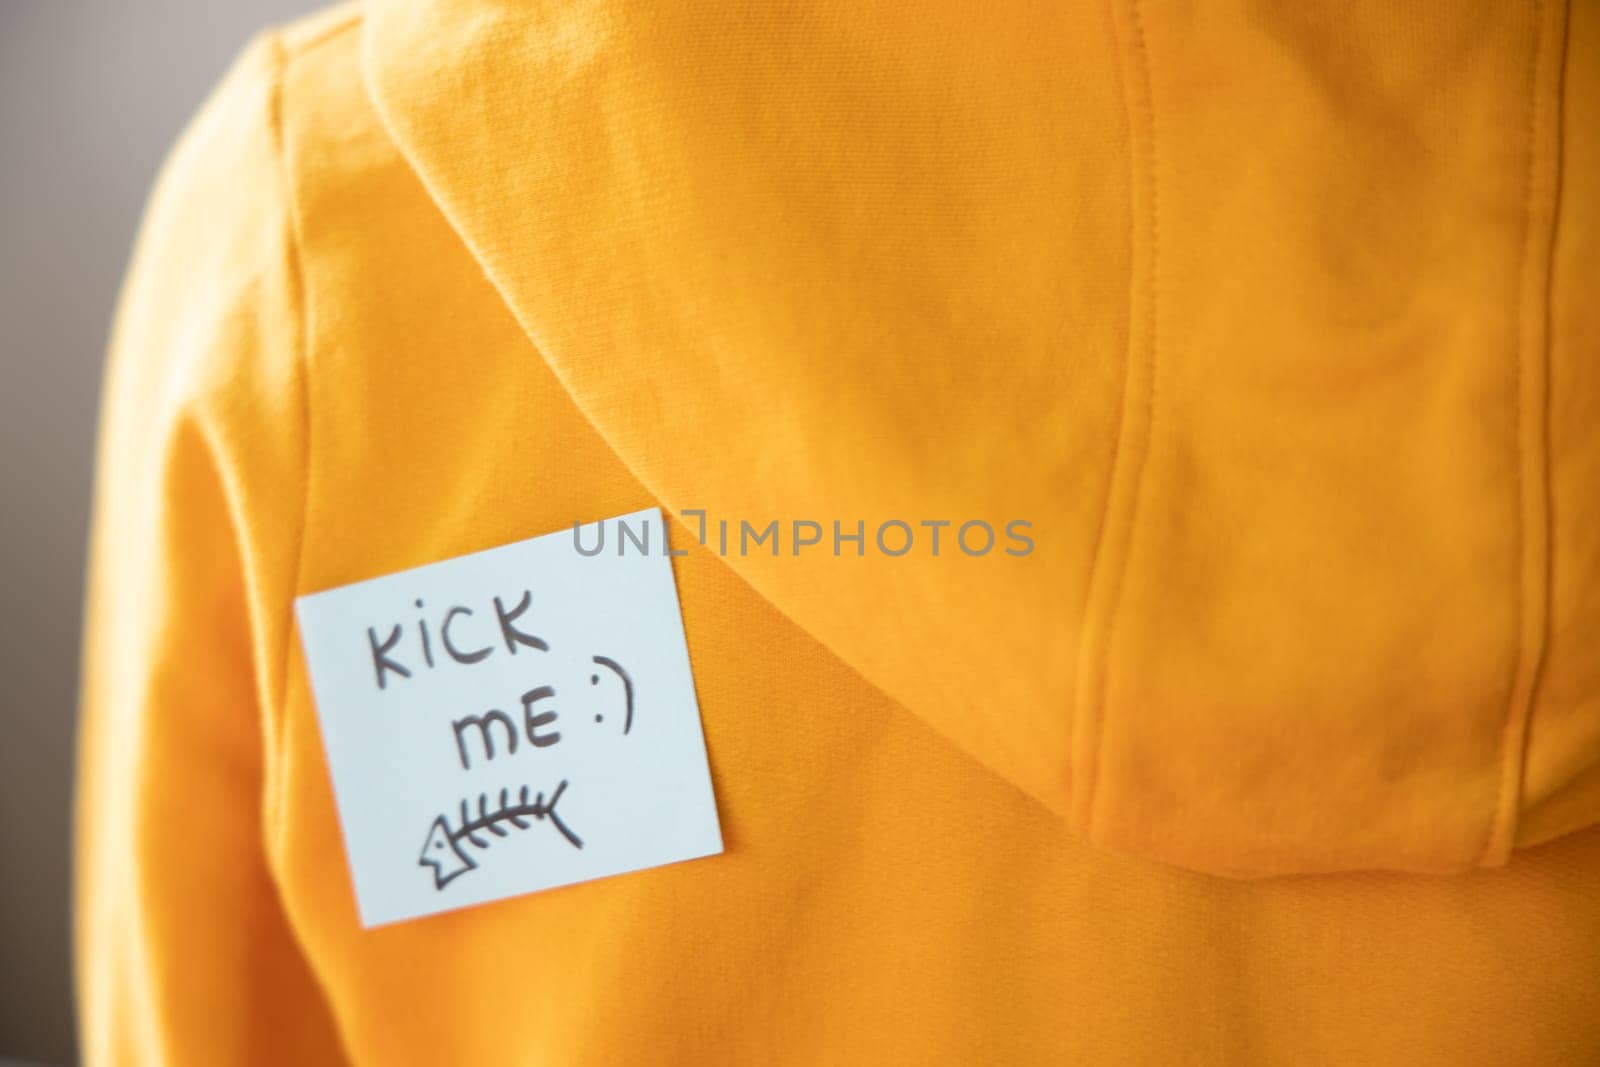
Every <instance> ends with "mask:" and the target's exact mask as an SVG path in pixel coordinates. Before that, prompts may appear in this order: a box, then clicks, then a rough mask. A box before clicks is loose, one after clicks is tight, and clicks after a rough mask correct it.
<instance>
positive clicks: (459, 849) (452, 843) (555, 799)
mask: <svg viewBox="0 0 1600 1067" xmlns="http://www.w3.org/2000/svg"><path fill="white" fill-rule="evenodd" d="M566 788H567V782H566V779H562V781H561V784H560V785H558V786H556V788H555V791H554V792H552V793H551V794H550V799H549V800H546V799H545V797H544V794H543V793H536V794H535V795H534V797H533V799H532V800H531V801H530V800H529V799H528V787H527V786H523V787H522V789H521V791H520V792H519V793H518V798H517V800H516V801H512V800H511V797H510V790H507V789H502V790H500V802H499V806H498V807H497V808H495V809H494V810H493V811H491V810H490V809H489V797H488V794H486V793H479V794H478V812H477V814H476V815H474V814H472V811H471V809H470V808H469V807H468V805H467V802H466V801H465V800H462V801H461V810H460V819H459V821H458V822H457V824H456V825H455V826H454V827H452V826H451V825H450V819H449V817H448V816H446V815H440V816H438V817H437V818H435V819H434V820H433V822H432V823H431V824H430V825H429V827H428V836H427V839H426V840H424V841H423V843H422V855H421V856H419V857H418V858H417V866H419V867H432V868H433V887H434V888H435V889H443V888H444V887H445V886H447V885H449V884H450V882H452V881H453V880H455V879H456V878H458V877H459V876H461V875H463V874H466V873H467V872H468V871H472V870H476V869H477V867H478V861H477V860H476V859H474V858H473V856H472V854H471V853H469V852H468V851H467V850H466V849H465V848H464V847H463V843H465V844H470V845H472V846H473V847H474V848H478V849H485V848H488V847H489V845H490V844H492V843H493V842H492V839H491V838H490V837H489V836H486V835H491V834H492V835H493V836H494V837H507V836H509V834H510V831H509V830H507V829H506V827H507V825H510V826H513V827H515V828H517V829H518V830H526V829H527V828H528V827H530V826H532V825H533V823H531V822H529V821H528V820H529V819H533V820H535V821H545V820H548V821H549V823H550V825H552V826H554V827H555V828H556V831H557V832H558V833H560V834H561V836H562V837H564V838H566V839H567V843H568V844H570V845H571V846H572V847H573V848H580V849H581V848H582V847H583V841H582V839H581V838H579V837H578V835H577V834H575V833H573V832H572V828H571V827H569V826H568V825H567V824H566V823H565V822H563V821H562V819H561V816H560V815H558V814H557V813H556V804H557V803H559V802H560V800H561V794H562V793H564V792H566Z"/></svg>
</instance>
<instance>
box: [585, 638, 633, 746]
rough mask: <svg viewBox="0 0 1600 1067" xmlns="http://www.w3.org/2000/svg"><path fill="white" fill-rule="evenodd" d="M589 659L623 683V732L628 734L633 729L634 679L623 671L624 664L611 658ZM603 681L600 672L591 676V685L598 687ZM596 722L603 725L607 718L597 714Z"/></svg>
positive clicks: (594, 657) (592, 657) (596, 657)
mask: <svg viewBox="0 0 1600 1067" xmlns="http://www.w3.org/2000/svg"><path fill="white" fill-rule="evenodd" d="M589 658H590V659H591V660H592V661H593V662H594V663H596V664H597V665H599V666H600V667H602V668H604V669H605V670H607V671H610V672H611V673H612V674H614V675H616V676H617V678H619V679H620V680H621V681H622V702H623V716H622V732H623V733H624V734H627V733H628V731H630V730H632V729H633V679H632V678H631V677H629V675H628V672H627V671H625V670H623V669H622V664H620V663H618V662H617V661H616V660H614V659H612V658H611V657H610V656H590V657H589ZM601 681H602V679H601V676H600V674H599V673H598V672H596V673H594V674H591V675H589V684H590V685H592V686H598V685H599V684H600V683H601ZM594 721H595V722H601V723H603V722H605V721H606V717H605V715H603V714H601V713H600V712H596V713H595V716H594Z"/></svg>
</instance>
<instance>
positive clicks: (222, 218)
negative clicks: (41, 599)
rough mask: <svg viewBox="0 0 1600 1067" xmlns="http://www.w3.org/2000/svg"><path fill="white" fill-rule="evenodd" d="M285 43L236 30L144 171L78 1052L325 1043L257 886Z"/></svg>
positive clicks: (295, 438) (87, 861)
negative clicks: (174, 136) (177, 128)
mask: <svg viewBox="0 0 1600 1067" xmlns="http://www.w3.org/2000/svg"><path fill="white" fill-rule="evenodd" d="M280 67H281V50H280V49H279V47H278V45H277V43H276V41H275V40H274V39H271V38H263V39H261V40H260V41H258V42H257V43H255V44H254V45H253V46H251V47H250V48H249V49H247V50H246V51H245V52H244V53H243V54H242V55H241V56H240V58H239V59H238V60H237V61H236V62H235V64H234V66H233V68H232V69H231V70H230V72H229V73H228V75H227V76H226V77H225V79H224V80H223V82H222V84H221V85H220V86H219V87H218V88H217V90H216V91H215V93H214V94H213V96H212V98H211V99H210V100H209V101H208V103H207V104H206V105H205V107H204V108H203V109H202V110H201V112H200V113H199V115H198V116H197V117H196V118H195V119H194V121H193V122H192V123H191V125H190V127H189V129H188V130H187V131H186V132H185V134H184V135H183V137H182V138H181V140H180V141H179V143H178V145H177V147H176V148H175V149H174V151H173V153H172V155H171V157H170V158H169V160H168V161H167V163H166V165H165V167H164V169H163V171H162V174H161V176H160V177H159V179H158V181H157V184H156V188H155V191H154V193H153V195H152V197H151V200H150V203H149V206H148V208H147V210H146V215H145V219H144V222H143V226H142V230H141V235H140V237H139V240H138V243H137V246H136V248H135V251H134V257H133V262H132V266H131V269H130V271H129V275H128V278H127V280H126V282H125V284H124V289H123V293H122V298H121V304H120V307H119V309H118V313H117V317H116V322H115V326H114V329H113V334H112V341H111V350H110V355H109V363H108V369H107V374H106V380H105V386H104V398H103V410H102V414H101V420H102V421H101V429H100V441H99V460H98V471H97V483H96V496H95V504H94V520H93V531H92V536H91V557H90V565H89V594H88V608H87V610H88V619H87V623H86V630H85V645H84V662H83V690H82V693H83V696H82V709H81V710H82V726H81V732H80V740H79V746H80V748H79V785H78V789H79V793H78V802H77V813H76V814H77V831H76V832H77V840H76V859H77V867H76V875H75V877H76V901H75V907H76V922H77V945H76V953H77V981H78V992H79V1005H80V1006H79V1010H80V1018H81V1022H80V1026H81V1028H82V1042H83V1053H84V1057H85V1062H87V1063H89V1064H91V1065H94V1064H123V1063H162V1064H173V1065H181V1064H190V1063H194V1064H219V1063H229V1064H245V1063H299V1064H315V1063H327V1062H335V1061H338V1060H339V1059H340V1058H341V1055H340V1052H339V1045H338V1040H337V1035H336V1032H335V1029H334V1027H333V1025H332V1022H331V1020H330V1016H329V1012H328V1010H327V1009H326V1007H325V1006H324V1004H323V1000H322V997H321V994H320V992H319V990H318V988H317V984H316V982H315V980H314V978H313V975H312V972H311V968H310V967H309V965H308V963H307V961H306V960H305V959H304V958H303V956H302V955H301V953H300V951H299V949H298V947H297V945H296V939H295V936H294V931H293V923H292V921H291V919H290V917H288V916H287V915H286V914H285V912H284V910H283V907H282V904H281V902H280V898H279V895H278V893H277V891H276V888H275V883H274V877H273V869H274V850H273V839H272V838H273V835H272V826H273V818H272V803H271V798H272V796H273V782H274V770H275V768H274V762H273V758H272V745H271V744H270V740H271V738H272V737H274V736H275V727H274V722H275V720H276V718H277V715H278V709H279V708H280V707H281V703H282V701H281V696H282V687H283V677H284V661H285V647H286V642H287V641H288V640H290V639H291V636H292V635H291V626H292V614H291V605H292V600H293V592H294V583H295V576H296V568H297V565H298V554H299V543H300V530H301V526H302V523H301V512H302V508H303V500H304V482H305V470H306V447H307V441H306V439H307V432H306V427H307V414H306V411H305V405H304V381H303V373H304V372H303V367H302V363H301V355H300V348H301V345H300V338H301V325H300V314H299V293H298V285H299V279H298V273H297V264H296V253H295V240H294V222H293V209H292V205H291V197H290V196H289V195H288V193H287V190H286V186H285V178H284V175H285V169H284V167H283V166H282V165H281V160H280V154H279V151H278V139H277V136H276V127H277V106H278V103H277V95H278V93H277V84H278V80H279V69H280Z"/></svg>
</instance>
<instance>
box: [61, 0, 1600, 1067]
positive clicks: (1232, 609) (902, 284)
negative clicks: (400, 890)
mask: <svg viewBox="0 0 1600 1067" xmlns="http://www.w3.org/2000/svg"><path fill="white" fill-rule="evenodd" d="M1597 281H1600V5H1597V4H1595V3H1594V2H1592V0H1575V2H1573V3H1571V4H1563V3H1560V2H1548V0H1547V2H1542V3H1535V2H1531V0H1530V2H1526V3H1490V2H1487V0H1449V2H1444V3H1430V4H1415V5H1395V4H1391V3H1386V2H1379V0H1373V2H1371V3H1357V4H1348V3H1333V2H1331V0H1330V2H1326V3H1323V2H1318V3H1290V2H1283V3H1274V4H1261V3H1219V4H1205V5H1200V4H1195V3H1188V4H1179V3H1168V2H1165V0H1112V2H1111V3H1109V4H1106V5H1101V4H1086V5H1050V4H996V3H993V2H985V3H978V2H967V0H956V2H944V0H940V2H936V3H927V2H919V3H906V4H874V3H865V4H861V3H849V4H834V3H828V4H756V5H749V6H744V7H737V8H736V7H732V6H728V5H707V4H699V3H684V2H680V0H667V2H663V3H650V4H624V3H616V2H614V0H565V2H562V3H534V2H527V3H518V4H512V3H506V2H491V0H471V2H462V0H452V2H450V3H445V2H443V0H436V2H431V3H429V2H424V3H406V4H402V3H398V2H389V0H374V2H372V3H369V4H366V5H364V6H363V7H361V8H344V9H338V10H334V11H331V12H329V13H327V14H325V15H321V16H316V17H313V18H311V19H309V20H307V21H303V22H301V23H297V24H295V25H293V26H290V27H288V28H286V29H284V30H283V31H282V32H279V33H275V34H272V35H268V36H264V37H263V38H262V39H260V40H259V41H258V42H257V43H256V44H255V45H254V46H252V47H251V48H249V49H248V50H247V51H246V52H245V54H244V55H243V56H242V57H241V58H240V59H239V60H238V62H237V63H236V65H235V67H234V69H233V70H232V72H231V73H230V74H229V75H228V77H227V78H226V80H225V81H224V83H223V84H222V85H221V87H220V88H219V89H218V90H217V91H216V93H215V95H214V96H213V98H212V99H211V101H210V102H209V103H208V105H207V106H206V107H205V109H204V110H203V111H202V113H201V114H200V115H199V117H198V118H197V119H196V120H195V122H194V123H193V125H192V127H191V128H190V129H189V131H188V132H187V133H186V134H185V136H184V138H183V140H182V142H181V143H180V145H179V146H178V147H177V149H176V150H175V152H174V153H173V156H172V158H171V161H170V163H169V164H168V167H167V168H166V170H165V172H164V174H163V176H162V177H161V179H160V182H159V184H158V187H157V189H156V192H155V194H154V197H153V199H152V203H151V206H150V208H149V214H148V217H147V221H146V224H145V228H144V231H143V236H142V238H141V240H140V243H139V246H138V248H137V251H136V254H135V258H134V263H133V266H132V270H131V273H130V277H129V280H128V283H127V287H126V290H125V295H124V300H123V304H122V307H121V310H120V314H119V317H118V322H117V326H116V330H115V335H114V338H113V345H112V355H111V362H110V369H109V373H108V380H107V387H106V400H105V416H104V429H103V436H102V441H101V470H100V479H99V488H98V498H97V518H96V527H95V535H94V548H93V559H92V568H91V575H92V578H91V594H90V608H91V616H90V622H89V626H88V632H87V644H86V653H85V657H86V658H85V690H84V714H85V722H84V728H83V743H82V766H81V771H82V779H81V783H82V784H81V794H80V806H79V811H78V818H79V852H78V855H79V860H80V862H79V867H78V880H79V881H78V921H79V928H78V929H79V950H78V951H79V958H78V966H79V981H80V989H81V1011H82V1024H83V1041H84V1048H85V1052H86V1054H87V1058H88V1060H89V1062H90V1063H93V1064H112V1063H170V1064H190V1063H193V1064H233V1063H256V1062H259V1063H266V1064H300V1063H321V1062H336V1061H340V1060H343V1059H348V1060H353V1061H357V1062H363V1063H381V1064H407V1063H419V1064H421V1063H429V1064H437V1063H448V1064H460V1065H466V1067H471V1065H476V1064H499V1063H562V1064H565V1063H572V1064H580V1063H581V1064H612V1063H615V1064H644V1063H707V1062H710V1063H739V1064H743V1063H804V1064H811V1063H908V1064H935V1063H1007V1064H1009V1063H1061V1062H1081V1063H1095V1064H1102V1063H1122V1062H1128V1063H1176V1062H1184V1063H1191V1062H1192V1063H1336V1064H1352V1063H1405V1064H1415V1063H1440V1064H1468V1063H1474V1064H1475V1063H1483V1064H1506V1063H1530V1064H1531V1063H1540V1064H1545V1063H1551V1064H1569V1063H1570V1064H1584V1063H1597V1062H1600V830H1596V829H1594V828H1593V827H1594V824H1596V823H1597V822H1600V292H1597ZM651 506H660V507H661V508H662V509H663V510H664V511H665V512H666V513H667V514H668V515H671V516H675V519H674V527H673V531H672V534H673V539H674V544H675V545H676V546H680V547H682V548H686V549H687V554H686V555H684V556H681V557H678V558H675V559H673V560H672V564H671V565H672V568H673V570H674V573H675V576H676V580H677V588H678V593H679V596H680V599H681V611H682V618H683V625H684V630H685V633H686V635H687V644H688V652H689V657H690V660H691V662H692V666H693V672H694V685H695V691H696V692H697V694H698V699H699V707H700V715H701V720H702V723H703V728H704V734H705V743H706V749H707V752H708V755H709V760H710V767H711V775H712V780H713V783H714V786H715V793H716V801H717V810H718V812H719V814H720V819H721V826H722V833H723V836H724V839H725V843H726V850H725V852H723V853H722V854H721V855H717V856H713V857H709V858H705V859H699V860H695V861H693V862H687V863H678V864H673V865H670V866H664V867H656V868H652V869H648V870H642V871H638V872H635V873H631V874H625V875H619V876H617V877H611V878H605V879H601V880H597V881H591V882H586V883H583V884H578V885H570V886H565V887H562V888H556V889H551V890H548V891H545V892H539V893H531V894H525V895H519V896H515V897H512V898H509V899H505V900H501V901H498V902H495V903H488V904H483V905H480V906H476V907H471V908H466V909H462V910H458V911H452V912H449V913H447V914H440V915H432V916H428V917H425V918H419V919H414V920H411V921H407V922H399V923H395V924H393V925H386V926H381V927H375V928H370V929H367V928H363V927H362V925H361V923H360V922H359V920H358V917H357V912H356V907H355V899H354V896H353V892H352V886H351V881H350V874H349V870H350V868H349V866H348V864H347V862H346V854H345V848H344V844H343V842H342V841H341V836H340V828H339V818H338V815H337V814H336V810H335V804H334V796H333V792H332V788H331V784H330V780H329V772H328V764H327V760H326V755H325V752H324V748H323V743H322V738H321V735H320V734H319V731H318V720H317V709H316V705H315V702H314V700H313V698H312V695H311V691H310V689H309V686H308V680H307V670H306V661H305V657H304V651H303V648H302V643H301V641H300V638H299V635H298V633H297V631H296V627H295V622H294V615H293V603H294V599H295V597H297V596H299V595H301V594H305V593H310V592H314V591H318V590H324V589H328V588H330V587H335V586H342V585H345V584H348V583H351V582H355V581H358V580H361V579H366V578H371V577H374V576H377V575H383V574H387V573H390V572H394V571H399V570H403V569H406V568H410V567H415V566H418V565H420V564H426V563H431V562H434V561H437V560H442V559H447V558H451V557H455V556H460V555H462V554H464V553H468V552H472V551H475V550H478V549H483V548H487V547H490V546H495V545H501V544H505V543H508V542H513V541H518V540H521V539H524V538H528V537H531V536H533V535H536V534H545V533H549V532H551V531H557V530H562V529H567V528H570V527H571V526H572V525H573V524H574V523H575V522H590V521H593V520H596V519H600V518H604V517H607V516H613V515H619V514H624V513H627V512H631V511H636V510H638V509H641V508H646V507H651ZM694 512H701V513H703V514H704V516H706V517H708V518H709V522H710V523H712V524H715V523H717V522H719V521H723V520H726V521H730V522H732V523H734V524H737V523H738V522H740V521H741V520H748V521H750V522H751V523H752V524H755V525H757V526H758V527H759V526H764V525H765V524H766V523H767V522H768V520H773V519H776V520H779V521H780V523H782V524H784V526H783V527H782V529H784V530H787V529H788V528H789V525H788V524H791V523H792V522H793V521H795V520H814V521H816V522H817V523H819V525H820V526H821V528H822V529H823V530H824V531H825V533H824V537H825V538H826V540H824V542H823V544H824V549H825V550H822V551H817V552H809V553H808V552H802V553H800V554H795V553H794V552H792V551H791V550H790V545H789V542H788V541H785V542H784V546H783V551H782V552H781V553H780V554H778V555H776V556H774V555H772V554H770V553H769V552H767V551H766V550H765V549H763V550H762V551H758V552H749V553H745V554H740V553H738V552H734V551H728V552H723V551H721V550H720V547H719V544H718V541H717V538H716V536H715V533H714V530H715V527H714V526H713V534H712V536H708V537H707V538H705V540H704V542H703V543H702V541H701V539H700V538H699V536H698V535H699V533H700V529H699V527H698V525H697V518H698V516H696V515H694V514H692V513H694ZM897 520H898V521H903V522H905V523H907V524H908V525H909V526H910V527H911V532H912V534H913V535H914V536H915V537H917V538H918V539H919V540H918V542H917V550H916V551H911V552H907V553H906V554H905V555H893V554H892V553H890V552H886V551H884V550H883V548H882V544H881V543H879V542H878V541H877V534H876V533H875V532H881V531H882V530H883V529H884V525H885V524H886V523H892V522H894V521H897ZM834 521H839V522H841V523H842V524H843V525H842V529H843V530H844V532H845V533H847V534H848V533H853V532H854V531H855V530H856V529H857V526H856V524H857V522H858V521H859V522H860V523H861V524H862V525H861V527H860V529H862V530H864V531H865V535H864V540H863V543H862V549H863V550H862V551H861V552H860V554H858V552H857V545H856V543H855V542H851V541H848V540H847V541H846V542H845V543H844V545H843V546H842V547H843V551H842V552H840V553H839V554H837V555H836V554H835V553H834V552H833V551H828V550H826V549H827V548H828V547H829V542H830V541H831V539H832V536H833V533H834V531H833V530H832V529H831V524H832V523H833V522H834ZM946 521H948V522H950V523H951V524H952V525H950V526H949V527H938V526H936V525H934V524H937V523H939V522H946ZM973 521H977V522H986V523H988V524H989V525H990V527H991V528H992V529H993V530H994V531H996V532H997V534H998V535H999V538H1000V540H999V542H998V544H997V546H996V548H995V550H994V551H991V552H988V553H985V554H982V555H974V554H968V553H967V552H966V551H963V550H960V546H959V545H957V546H956V547H955V548H952V545H955V544H956V543H955V542H954V541H953V540H950V539H952V538H954V537H955V536H956V534H957V532H958V528H959V527H960V526H961V525H962V524H963V523H966V522H973ZM1017 521H1020V522H1022V523H1024V524H1025V525H1023V526H1020V527H1009V526H1008V524H1009V523H1012V522H1017ZM940 530H942V531H943V532H944V534H945V537H946V538H947V540H946V542H945V545H944V550H943V551H942V552H941V553H940V554H938V555H934V554H933V553H932V552H931V551H927V550H925V549H924V547H923V544H924V542H923V541H922V540H920V539H922V538H924V537H925V535H926V534H928V533H935V532H939V531H940ZM1007 533H1012V534H1017V533H1020V534H1021V535H1022V536H1023V537H1025V538H1026V539H1027V545H1028V548H1029V550H1028V551H1025V552H1020V551H1019V552H1016V553H1007V552H1005V551H1003V549H1004V548H1006V547H1012V548H1020V546H1021V545H1022V544H1023V542H1022V541H1020V540H1015V539H1013V540H1011V541H1007V540H1006V535H1007ZM785 536H786V537H787V536H788V534H787V533H786V534H785ZM901 538H902V535H901V534H900V533H899V532H898V527H891V534H890V539H891V546H894V545H897V544H898V542H899V540H900V539H901Z"/></svg>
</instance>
